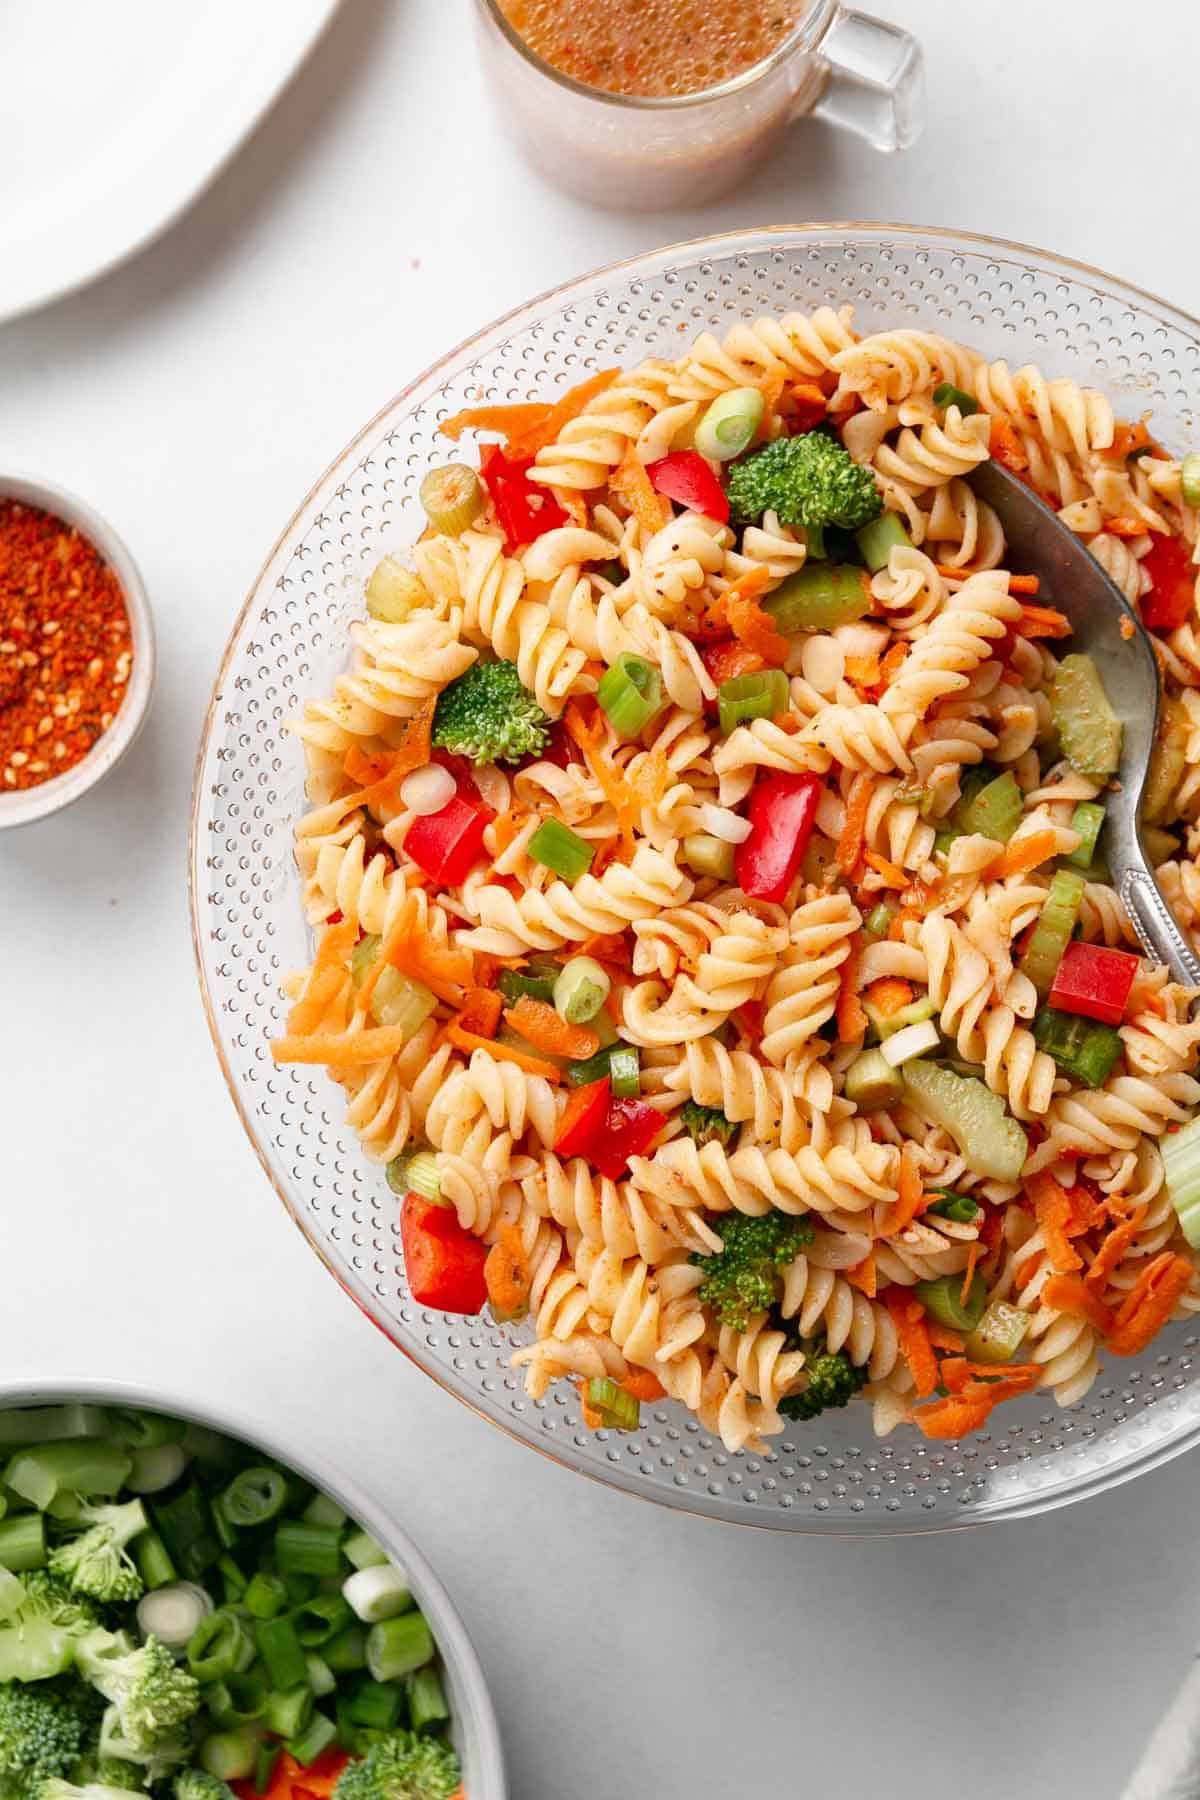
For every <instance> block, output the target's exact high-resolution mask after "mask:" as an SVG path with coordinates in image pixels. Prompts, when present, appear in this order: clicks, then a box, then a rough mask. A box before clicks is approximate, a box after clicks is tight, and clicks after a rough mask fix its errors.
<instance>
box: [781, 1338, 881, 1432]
mask: <svg viewBox="0 0 1200 1800" xmlns="http://www.w3.org/2000/svg"><path fill="white" fill-rule="evenodd" d="M804 1373H805V1375H806V1376H807V1378H808V1379H807V1385H806V1386H805V1388H804V1389H803V1390H802V1392H800V1393H798V1394H788V1395H787V1396H786V1397H785V1398H784V1399H783V1400H781V1401H780V1402H779V1410H780V1412H781V1413H782V1414H783V1416H784V1418H785V1419H815V1418H816V1416H817V1414H818V1413H823V1412H828V1411H829V1410H830V1408H832V1407H835V1406H845V1405H846V1402H847V1401H848V1400H852V1399H853V1398H854V1396H855V1394H857V1392H858V1390H859V1388H860V1387H862V1385H863V1383H864V1382H865V1381H866V1379H867V1371H866V1370H865V1369H860V1368H858V1367H857V1366H856V1365H855V1364H854V1363H852V1362H851V1361H850V1358H849V1357H848V1356H847V1355H846V1352H845V1351H844V1350H827V1349H826V1348H825V1347H824V1345H821V1346H820V1348H817V1349H811V1350H809V1351H808V1354H807V1356H806V1357H805V1362H804Z"/></svg>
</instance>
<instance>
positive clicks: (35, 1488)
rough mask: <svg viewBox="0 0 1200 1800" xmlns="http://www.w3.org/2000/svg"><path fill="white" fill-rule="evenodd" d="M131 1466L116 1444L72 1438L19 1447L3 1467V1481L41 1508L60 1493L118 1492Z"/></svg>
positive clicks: (129, 1459)
mask: <svg viewBox="0 0 1200 1800" xmlns="http://www.w3.org/2000/svg"><path fill="white" fill-rule="evenodd" d="M132 1467H133V1458H132V1456H130V1454H129V1452H128V1451H127V1450H123V1449H122V1448H121V1446H120V1445H119V1444H106V1443H101V1442H99V1441H98V1440H96V1439H94V1438H72V1439H69V1440H68V1441H66V1442H65V1443H58V1444H38V1445H37V1446H36V1447H35V1448H34V1449H32V1450H19V1451H18V1452H17V1454H16V1455H15V1456H14V1457H13V1458H12V1460H11V1462H10V1463H9V1465H8V1467H7V1469H5V1471H4V1483H5V1486H6V1487H10V1488H11V1489H12V1490H13V1492H14V1493H15V1494H19V1495H20V1496H21V1498H22V1500H28V1502H29V1504H30V1505H31V1506H36V1507H38V1508H40V1509H41V1510H43V1511H44V1510H45V1508H46V1507H47V1506H49V1504H50V1502H51V1501H52V1500H53V1499H54V1498H55V1496H56V1495H58V1494H61V1493H68V1494H83V1495H86V1496H88V1497H89V1498H90V1497H91V1496H92V1495H95V1494H103V1495H106V1496H108V1495H114V1494H116V1493H118V1492H119V1491H120V1489H121V1488H122V1487H123V1486H124V1485H125V1482H126V1480H127V1479H128V1476H129V1471H130V1470H131V1469H132Z"/></svg>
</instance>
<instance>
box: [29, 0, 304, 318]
mask: <svg viewBox="0 0 1200 1800" xmlns="http://www.w3.org/2000/svg"><path fill="white" fill-rule="evenodd" d="M336 6H337V0H251V3H250V4H249V5H247V4H246V0H205V4H204V5H203V6H184V5H181V4H179V0H166V3H165V4H164V0H104V3H103V4H96V3H95V0H93V3H92V4H81V3H80V0H34V3H33V4H30V0H0V43H2V44H3V46H4V49H3V68H4V75H3V80H4V100H3V104H2V105H0V320H3V319H7V318H12V317H13V316H14V315H15V314H17V313H21V312H26V311H28V309H29V308H30V307H33V306H41V305H43V304H44V303H45V302H46V301H47V300H53V299H55V298H57V297H58V296H59V295H60V294H65V293H67V292H69V291H70V289H72V288H76V287H79V286H81V285H82V283H84V282H85V281H90V280H91V279H92V278H93V277H94V276H96V275H99V274H101V273H102V272H103V271H104V270H105V269H110V268H111V267H112V266H113V264H114V263H117V262H120V261H121V260H122V258H124V257H126V256H129V255H131V254H132V253H133V251H135V250H137V249H138V248H140V246H141V245H142V244H144V243H146V242H147V240H148V239H149V238H152V237H154V236H155V235H156V234H157V233H158V232H160V231H162V230H163V229H164V228H165V227H166V226H167V225H169V224H170V223H171V221H172V220H173V219H175V218H177V217H178V215H179V214H180V213H181V212H182V211H183V209H184V208H185V207H186V206H188V205H189V204H190V203H191V201H193V200H194V199H195V198H196V195H197V194H198V193H199V192H200V191H201V189H202V188H203V187H205V186H206V184H207V183H208V182H209V181H211V180H212V178H213V176H214V175H215V174H216V173H217V171H218V170H219V169H220V168H221V166H222V165H223V164H224V163H225V162H226V161H227V160H228V158H229V157H230V156H231V155H232V154H233V152H234V151H235V150H236V149H237V147H238V145H239V144H240V143H241V142H242V140H243V138H245V137H246V135H247V134H248V132H249V131H250V130H251V129H252V127H253V126H254V125H255V124H256V123H257V121H258V120H259V119H260V118H261V117H262V115H263V113H264V112H265V111H266V110H267V108H268V107H269V106H270V105H271V103H272V101H273V100H274V99H275V97H276V95H277V94H278V93H279V92H280V90H281V89H282V88H283V86H284V85H285V83H286V82H287V81H288V80H289V79H290V78H291V76H292V75H293V73H294V72H295V70H296V69H297V68H298V66H299V64H300V63H301V62H302V61H303V59H304V57H305V55H306V54H307V52H308V50H309V49H310V48H311V46H312V44H313V43H314V42H315V41H316V38H317V37H318V36H319V34H320V32H321V30H322V29H323V28H324V26H325V25H326V24H327V22H328V21H329V19H330V18H331V17H332V15H333V13H334V11H335V9H336Z"/></svg>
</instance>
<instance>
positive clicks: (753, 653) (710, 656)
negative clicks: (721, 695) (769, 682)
mask: <svg viewBox="0 0 1200 1800" xmlns="http://www.w3.org/2000/svg"><path fill="white" fill-rule="evenodd" d="M704 666H705V668H706V669H707V670H708V672H709V674H710V675H711V676H712V678H713V680H714V681H715V682H716V684H717V686H718V687H720V685H721V683H722V682H723V681H732V680H733V679H734V677H735V676H736V675H757V673H758V671H759V670H760V669H765V668H766V666H767V665H766V663H765V662H764V661H763V659H762V657H761V656H760V655H759V654H758V651H757V650H751V649H750V648H749V646H748V645H746V644H739V643H738V642H737V640H736V639H735V638H730V640H729V642H728V643H727V644H714V645H713V647H712V649H711V650H706V651H705V652H704Z"/></svg>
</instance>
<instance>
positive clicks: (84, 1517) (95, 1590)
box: [49, 1500, 149, 1605]
mask: <svg viewBox="0 0 1200 1800" xmlns="http://www.w3.org/2000/svg"><path fill="white" fill-rule="evenodd" d="M79 1521H80V1523H81V1524H83V1525H85V1526H87V1527H88V1529H87V1530H86V1531H83V1532H81V1534H80V1535H79V1537H74V1538H71V1539H69V1540H68V1542H67V1543H65V1544H59V1545H58V1547H57V1548H56V1549H54V1550H52V1551H51V1552H50V1559H49V1561H50V1571H51V1573H52V1574H54V1575H58V1576H60V1577H61V1578H62V1579H63V1580H64V1581H66V1582H68V1583H69V1584H70V1586H71V1588H72V1589H73V1590H74V1592H75V1593H77V1594H87V1595H88V1596H90V1598H91V1599H93V1600H103V1601H104V1602H105V1603H106V1604H109V1605H115V1604H116V1603H117V1602H118V1601H123V1600H126V1601H127V1600H138V1599H140V1598H141V1595H142V1593H143V1583H142V1578H141V1576H140V1575H139V1574H138V1572H137V1569H136V1568H135V1567H134V1565H133V1561H132V1559H131V1558H130V1556H129V1555H128V1554H127V1552H126V1549H125V1546H126V1544H127V1543H129V1541H130V1539H131V1538H135V1537H137V1536H138V1534H139V1532H143V1531H145V1530H146V1529H147V1526H148V1525H149V1520H148V1519H147V1517H146V1509H145V1507H144V1506H143V1505H142V1503H141V1501H140V1500H130V1501H128V1502H127V1503H126V1504H125V1505H124V1506H85V1507H83V1508H81V1510H80V1514H79Z"/></svg>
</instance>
